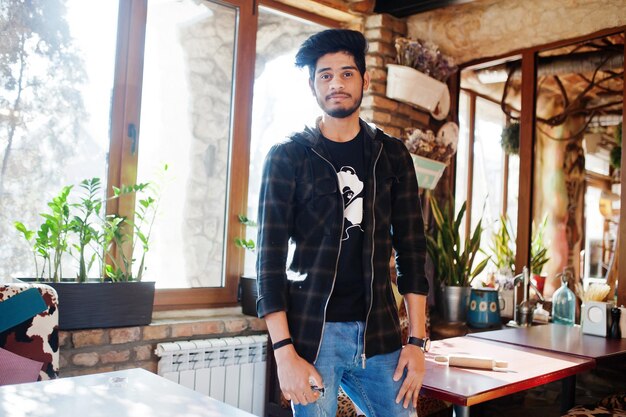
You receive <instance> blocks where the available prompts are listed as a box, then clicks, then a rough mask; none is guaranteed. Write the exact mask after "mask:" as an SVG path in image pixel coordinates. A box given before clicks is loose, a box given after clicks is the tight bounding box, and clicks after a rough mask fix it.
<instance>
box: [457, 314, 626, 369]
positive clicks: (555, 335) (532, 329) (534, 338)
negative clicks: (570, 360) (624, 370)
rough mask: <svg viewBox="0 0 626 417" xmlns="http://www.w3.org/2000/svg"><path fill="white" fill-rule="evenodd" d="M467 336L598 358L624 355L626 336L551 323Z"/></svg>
mask: <svg viewBox="0 0 626 417" xmlns="http://www.w3.org/2000/svg"><path fill="white" fill-rule="evenodd" d="M468 336H469V337H473V338H477V339H481V340H492V341H496V342H502V343H507V344H510V345H515V346H524V347H531V348H535V349H542V350H547V351H550V352H559V353H567V354H569V355H574V356H580V357H583V358H592V359H595V360H597V361H600V360H603V359H608V358H613V357H617V356H619V355H625V354H626V339H607V338H606V337H601V336H593V335H589V334H585V333H583V332H582V327H580V326H565V325H562V324H554V323H548V324H541V325H537V326H529V327H510V328H506V329H502V330H492V331H487V332H482V333H472V334H469V335H468Z"/></svg>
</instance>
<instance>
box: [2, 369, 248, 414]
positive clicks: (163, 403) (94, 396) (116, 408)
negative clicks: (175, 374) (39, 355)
mask: <svg viewBox="0 0 626 417" xmlns="http://www.w3.org/2000/svg"><path fill="white" fill-rule="evenodd" d="M44 416H45V417H51V416H54V417H57V416H63V417H140V416H150V417H178V416H193V417H252V414H249V413H247V412H245V411H242V410H239V409H237V408H235V407H233V406H230V405H228V404H225V403H222V402H220V401H217V400H214V399H213V398H210V397H207V396H205V395H202V394H199V393H197V392H195V391H193V390H191V389H189V388H186V387H183V386H182V385H179V384H176V383H174V382H171V381H169V380H167V379H165V378H162V377H160V376H158V375H155V374H153V373H152V372H148V371H146V370H144V369H129V370H124V371H115V372H107V373H102V374H94V375H84V376H77V377H71V378H59V379H55V380H51V381H41V382H34V383H29V384H17V385H6V386H1V387H0V417H44Z"/></svg>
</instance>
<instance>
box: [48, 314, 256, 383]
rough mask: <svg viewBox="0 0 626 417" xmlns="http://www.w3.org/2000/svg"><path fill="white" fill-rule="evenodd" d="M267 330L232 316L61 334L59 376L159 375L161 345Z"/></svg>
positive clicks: (250, 318)
mask: <svg viewBox="0 0 626 417" xmlns="http://www.w3.org/2000/svg"><path fill="white" fill-rule="evenodd" d="M266 329H267V328H266V327H265V322H264V321H263V320H261V319H258V318H255V317H250V316H244V315H241V314H232V315H224V316H216V317H211V318H206V319H194V320H191V319H177V320H167V321H166V320H163V321H161V322H159V321H155V323H153V324H151V325H149V326H141V327H122V328H116V329H94V330H74V331H61V332H60V333H59V346H60V372H59V374H60V376H61V377H67V376H75V375H84V374H93V373H98V372H109V371H116V370H120V369H128V368H144V369H147V370H149V371H151V372H155V373H156V371H157V362H158V360H159V358H158V357H157V356H156V355H155V354H154V350H155V349H156V345H157V344H158V343H162V342H172V341H178V340H194V339H208V338H214V337H227V336H242V335H251V334H260V333H264V332H265V331H266Z"/></svg>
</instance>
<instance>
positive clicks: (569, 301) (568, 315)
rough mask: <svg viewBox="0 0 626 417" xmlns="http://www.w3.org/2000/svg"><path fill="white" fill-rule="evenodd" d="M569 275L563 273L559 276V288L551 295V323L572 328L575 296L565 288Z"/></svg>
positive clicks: (574, 313) (574, 316) (568, 273)
mask: <svg viewBox="0 0 626 417" xmlns="http://www.w3.org/2000/svg"><path fill="white" fill-rule="evenodd" d="M570 274H571V273H570V272H569V271H563V273H562V274H561V288H559V289H557V290H556V291H555V292H554V295H552V322H554V323H558V324H565V325H567V326H573V325H574V323H575V320H576V296H575V295H574V293H573V292H572V290H570V289H569V288H568V287H567V282H568V277H569V275H570Z"/></svg>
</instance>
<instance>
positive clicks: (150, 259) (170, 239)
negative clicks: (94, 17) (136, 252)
mask: <svg viewBox="0 0 626 417" xmlns="http://www.w3.org/2000/svg"><path fill="white" fill-rule="evenodd" d="M237 16H238V10H237V9H235V8H232V7H229V6H225V5H222V4H215V3H211V2H206V1H205V2H198V1H195V0H183V1H181V0H150V1H149V2H148V20H147V28H146V46H145V62H144V74H143V88H142V99H141V103H142V105H141V126H140V132H141V137H140V145H139V147H140V149H139V163H138V179H139V181H149V180H154V179H155V178H157V177H159V175H160V174H159V172H160V171H161V169H162V167H163V165H164V164H168V166H169V169H168V171H167V174H166V175H165V183H166V185H165V187H164V188H163V192H162V201H161V203H160V217H159V218H158V219H157V222H156V223H155V225H154V228H153V231H152V238H151V246H150V250H149V252H148V255H147V258H146V265H147V266H148V269H147V270H146V271H145V273H146V279H148V280H154V281H156V283H157V288H189V287H219V286H222V285H223V282H224V241H225V233H226V224H225V219H226V212H227V194H228V188H229V161H230V153H231V149H230V148H231V130H230V126H231V107H232V92H233V65H234V61H235V59H234V56H235V45H236V43H235V42H236V33H237V32H236V30H237Z"/></svg>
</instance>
